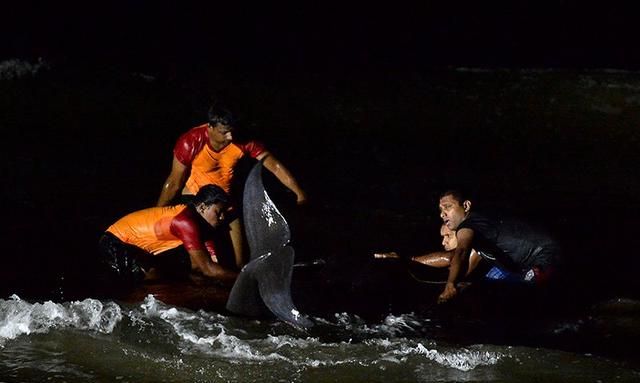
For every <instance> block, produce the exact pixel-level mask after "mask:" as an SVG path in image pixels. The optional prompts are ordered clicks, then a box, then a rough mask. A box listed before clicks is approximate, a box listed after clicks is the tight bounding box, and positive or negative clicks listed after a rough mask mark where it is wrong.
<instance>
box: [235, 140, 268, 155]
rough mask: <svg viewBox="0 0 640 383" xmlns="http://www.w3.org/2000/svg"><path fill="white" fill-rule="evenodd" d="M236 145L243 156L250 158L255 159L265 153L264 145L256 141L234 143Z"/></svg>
mask: <svg viewBox="0 0 640 383" xmlns="http://www.w3.org/2000/svg"><path fill="white" fill-rule="evenodd" d="M236 145H237V146H238V147H239V148H240V150H242V152H243V153H244V154H247V155H249V156H251V158H256V157H258V156H259V155H261V154H262V153H264V152H265V151H266V149H265V148H264V145H262V143H260V142H257V141H249V142H247V143H244V144H238V143H236Z"/></svg>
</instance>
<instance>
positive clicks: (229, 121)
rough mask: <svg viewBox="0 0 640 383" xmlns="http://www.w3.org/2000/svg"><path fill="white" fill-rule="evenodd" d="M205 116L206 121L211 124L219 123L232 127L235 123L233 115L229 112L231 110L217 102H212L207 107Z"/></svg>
mask: <svg viewBox="0 0 640 383" xmlns="http://www.w3.org/2000/svg"><path fill="white" fill-rule="evenodd" d="M207 118H208V120H207V121H208V122H209V124H211V125H212V126H215V125H217V124H221V125H227V126H232V127H233V126H235V123H236V120H235V118H234V117H233V114H231V111H230V110H229V109H227V108H226V107H224V106H223V105H220V104H218V103H214V104H212V105H211V106H210V107H209V112H208V113H207Z"/></svg>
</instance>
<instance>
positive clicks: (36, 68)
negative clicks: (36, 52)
mask: <svg viewBox="0 0 640 383" xmlns="http://www.w3.org/2000/svg"><path fill="white" fill-rule="evenodd" d="M48 68H49V65H48V64H47V63H46V62H45V61H44V60H42V59H38V61H37V62H35V63H32V62H29V61H25V60H20V59H10V60H5V61H2V62H0V80H15V79H21V78H25V77H33V76H35V75H36V74H38V72H40V71H42V70H45V69H48Z"/></svg>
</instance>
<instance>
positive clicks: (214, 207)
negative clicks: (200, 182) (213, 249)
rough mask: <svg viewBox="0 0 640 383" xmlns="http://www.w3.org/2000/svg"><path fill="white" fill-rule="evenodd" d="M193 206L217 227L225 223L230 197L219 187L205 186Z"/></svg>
mask: <svg viewBox="0 0 640 383" xmlns="http://www.w3.org/2000/svg"><path fill="white" fill-rule="evenodd" d="M191 204H192V205H193V207H194V208H195V209H196V211H197V212H198V213H199V214H200V215H201V216H202V218H204V220H205V221H207V222H208V223H209V224H210V225H211V226H213V227H217V226H219V225H220V224H221V223H222V221H224V216H225V213H226V211H227V209H228V206H229V196H228V195H227V193H225V191H224V190H222V188H221V187H220V186H218V185H211V184H210V185H205V186H203V187H201V188H200V190H199V191H198V193H197V194H196V195H195V197H194V198H193V200H192V202H191Z"/></svg>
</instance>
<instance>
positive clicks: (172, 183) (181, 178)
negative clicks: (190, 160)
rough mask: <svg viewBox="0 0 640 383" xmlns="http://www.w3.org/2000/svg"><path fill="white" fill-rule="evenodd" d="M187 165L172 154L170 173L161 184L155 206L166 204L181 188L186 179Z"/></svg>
mask: <svg viewBox="0 0 640 383" xmlns="http://www.w3.org/2000/svg"><path fill="white" fill-rule="evenodd" d="M187 175H188V172H187V167H186V166H185V165H184V164H183V163H182V162H180V161H178V159H177V158H176V157H175V156H174V157H173V162H172V164H171V173H169V177H167V180H166V181H165V182H164V185H162V191H161V192H160V197H159V198H158V203H157V204H156V206H167V205H168V204H169V203H171V200H172V199H173V198H174V197H175V196H176V195H177V194H178V193H179V192H180V190H182V188H183V187H184V184H185V182H186V181H187Z"/></svg>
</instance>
